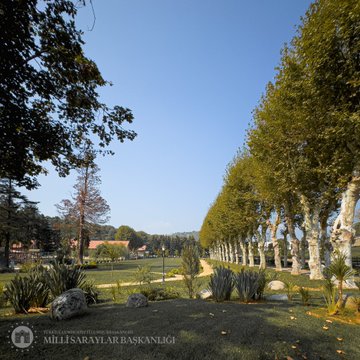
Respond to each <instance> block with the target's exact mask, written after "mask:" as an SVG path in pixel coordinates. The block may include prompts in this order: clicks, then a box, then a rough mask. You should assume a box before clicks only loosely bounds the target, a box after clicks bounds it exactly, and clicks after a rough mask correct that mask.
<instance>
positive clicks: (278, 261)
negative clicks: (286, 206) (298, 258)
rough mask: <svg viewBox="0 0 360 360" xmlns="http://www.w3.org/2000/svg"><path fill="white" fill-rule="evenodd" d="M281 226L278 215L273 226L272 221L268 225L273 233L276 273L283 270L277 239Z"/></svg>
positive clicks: (272, 241)
mask: <svg viewBox="0 0 360 360" xmlns="http://www.w3.org/2000/svg"><path fill="white" fill-rule="evenodd" d="M279 224H280V215H279V214H277V215H276V219H275V221H274V223H273V224H272V223H271V221H270V220H268V225H269V227H270V231H271V243H272V245H273V249H274V261H275V270H276V271H281V270H282V267H281V257H280V248H279V242H278V239H277V237H276V233H277V229H278V227H279Z"/></svg>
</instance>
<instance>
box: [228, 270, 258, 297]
mask: <svg viewBox="0 0 360 360" xmlns="http://www.w3.org/2000/svg"><path fill="white" fill-rule="evenodd" d="M234 281H235V288H236V290H237V293H238V295H239V299H240V301H242V302H246V303H247V302H249V301H251V300H255V299H256V298H257V293H258V289H259V273H258V272H256V271H251V270H243V269H242V270H241V271H240V272H239V273H238V274H235V275H234Z"/></svg>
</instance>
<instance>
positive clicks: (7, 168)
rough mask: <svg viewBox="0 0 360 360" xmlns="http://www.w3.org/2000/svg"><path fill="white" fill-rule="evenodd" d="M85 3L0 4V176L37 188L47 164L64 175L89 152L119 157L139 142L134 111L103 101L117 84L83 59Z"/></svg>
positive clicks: (13, 1) (53, 0)
mask: <svg viewBox="0 0 360 360" xmlns="http://www.w3.org/2000/svg"><path fill="white" fill-rule="evenodd" d="M85 3H86V1H85V0H84V1H80V2H73V1H70V0H46V1H43V2H40V1H38V0H29V1H17V0H4V1H2V2H1V4H0V49H1V57H0V84H1V86H0V134H1V135H0V178H11V179H13V180H15V181H16V182H17V184H18V185H25V186H26V187H28V188H31V187H34V186H37V185H38V184H37V181H36V176H37V175H38V174H40V173H46V172H47V170H46V168H45V167H44V162H45V161H49V162H50V163H52V165H54V167H55V168H56V170H57V171H58V173H59V175H60V176H66V175H67V174H68V173H69V171H70V169H72V168H75V167H79V166H80V165H81V164H82V161H83V157H82V156H81V155H82V151H81V150H82V149H83V148H84V146H85V147H86V149H87V150H92V149H96V150H99V149H100V151H101V152H102V153H112V152H111V151H110V150H108V148H107V146H108V145H109V144H110V142H111V141H112V140H113V139H114V138H115V139H117V140H119V141H121V142H123V141H124V140H126V139H129V140H133V139H134V137H135V136H136V134H135V132H134V131H131V130H126V129H125V128H124V124H125V123H131V122H132V121H133V115H132V113H131V111H130V110H129V109H128V108H124V107H122V106H119V105H115V106H113V107H110V106H108V105H107V104H105V103H102V102H101V101H100V97H99V94H98V89H99V88H100V87H103V86H107V85H111V83H110V82H108V81H106V80H104V79H103V77H102V75H101V73H100V71H99V69H98V67H97V65H96V64H95V62H94V61H92V60H91V59H89V58H88V57H86V55H85V54H84V49H83V45H84V40H83V33H82V31H80V30H79V29H77V27H76V25H75V19H76V14H77V12H78V5H79V4H82V5H85Z"/></svg>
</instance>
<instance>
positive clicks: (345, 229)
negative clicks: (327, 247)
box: [331, 171, 360, 268]
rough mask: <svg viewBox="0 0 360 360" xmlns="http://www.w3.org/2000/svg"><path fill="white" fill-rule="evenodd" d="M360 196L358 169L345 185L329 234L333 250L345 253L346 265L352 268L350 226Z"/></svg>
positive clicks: (352, 235)
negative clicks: (338, 210) (338, 209)
mask: <svg viewBox="0 0 360 360" xmlns="http://www.w3.org/2000/svg"><path fill="white" fill-rule="evenodd" d="M359 196H360V175H359V171H356V172H354V174H353V177H352V179H351V181H350V182H349V184H348V185H347V189H346V191H345V192H344V193H343V196H342V200H341V208H340V213H339V215H338V217H337V219H336V220H335V222H334V226H333V229H332V234H331V242H332V243H333V247H334V250H336V249H338V250H340V252H341V253H343V254H345V255H346V265H347V266H349V267H350V268H352V256H351V246H352V244H353V241H354V231H353V228H352V225H353V221H354V216H355V206H356V203H357V202H358V200H359Z"/></svg>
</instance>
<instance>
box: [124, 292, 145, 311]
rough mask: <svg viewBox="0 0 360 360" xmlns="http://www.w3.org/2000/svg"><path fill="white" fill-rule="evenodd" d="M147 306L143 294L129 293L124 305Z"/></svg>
mask: <svg viewBox="0 0 360 360" xmlns="http://www.w3.org/2000/svg"><path fill="white" fill-rule="evenodd" d="M145 306H148V299H147V297H146V296H144V295H143V294H131V295H130V296H129V297H128V299H127V302H126V307H134V308H139V307H145Z"/></svg>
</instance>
